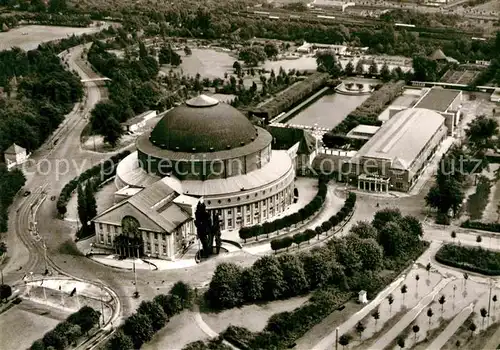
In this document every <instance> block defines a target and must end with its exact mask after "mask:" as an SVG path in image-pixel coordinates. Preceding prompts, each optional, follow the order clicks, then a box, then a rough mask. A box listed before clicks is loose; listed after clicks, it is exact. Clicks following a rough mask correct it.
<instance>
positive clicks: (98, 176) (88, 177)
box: [56, 151, 130, 223]
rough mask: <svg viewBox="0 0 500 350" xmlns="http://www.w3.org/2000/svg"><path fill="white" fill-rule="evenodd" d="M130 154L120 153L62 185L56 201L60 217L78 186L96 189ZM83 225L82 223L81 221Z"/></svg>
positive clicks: (126, 152) (111, 175) (112, 174)
mask: <svg viewBox="0 0 500 350" xmlns="http://www.w3.org/2000/svg"><path fill="white" fill-rule="evenodd" d="M129 154H130V151H123V152H120V153H118V154H116V155H114V156H112V157H111V158H109V159H108V160H106V161H104V162H102V163H99V164H96V165H94V166H93V167H92V168H90V169H87V170H85V171H84V172H83V173H82V174H81V175H79V176H77V177H76V178H74V179H73V180H71V181H70V182H68V183H67V184H66V185H64V187H63V189H62V190H61V193H60V194H59V198H58V200H57V204H56V208H57V212H58V213H59V215H60V216H62V217H64V215H65V214H66V211H67V208H66V206H67V205H68V202H69V200H70V199H71V196H72V194H73V192H74V191H75V190H76V189H78V187H79V186H81V185H80V184H82V185H83V184H88V185H89V187H90V188H92V189H97V187H98V186H99V185H100V184H102V183H103V182H104V181H106V180H108V179H110V178H112V177H113V176H115V174H116V167H117V166H118V163H119V162H120V161H121V160H122V159H124V158H125V157H126V156H128V155H129ZM82 223H83V221H82Z"/></svg>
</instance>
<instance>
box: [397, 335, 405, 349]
mask: <svg viewBox="0 0 500 350" xmlns="http://www.w3.org/2000/svg"><path fill="white" fill-rule="evenodd" d="M398 346H399V347H400V348H401V349H403V348H404V347H405V339H404V338H402V337H399V338H398Z"/></svg>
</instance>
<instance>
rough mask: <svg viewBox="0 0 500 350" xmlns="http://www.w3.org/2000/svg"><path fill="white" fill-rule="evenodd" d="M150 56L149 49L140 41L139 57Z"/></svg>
mask: <svg viewBox="0 0 500 350" xmlns="http://www.w3.org/2000/svg"><path fill="white" fill-rule="evenodd" d="M147 55H148V49H146V45H145V44H144V43H143V42H142V41H139V57H140V58H144V57H146V56H147Z"/></svg>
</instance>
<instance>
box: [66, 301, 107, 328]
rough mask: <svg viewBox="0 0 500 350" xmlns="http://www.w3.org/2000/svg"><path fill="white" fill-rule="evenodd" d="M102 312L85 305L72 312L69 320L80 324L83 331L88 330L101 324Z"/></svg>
mask: <svg viewBox="0 0 500 350" xmlns="http://www.w3.org/2000/svg"><path fill="white" fill-rule="evenodd" d="M100 317H101V313H100V312H99V311H97V310H95V309H94V308H91V307H90V306H83V307H82V308H80V310H78V312H76V313H73V314H71V315H70V316H69V317H68V319H67V321H68V322H70V323H73V324H76V325H78V326H80V329H81V331H82V332H83V333H85V334H88V332H89V331H90V330H91V329H92V328H93V327H94V326H96V325H98V324H99V318H100Z"/></svg>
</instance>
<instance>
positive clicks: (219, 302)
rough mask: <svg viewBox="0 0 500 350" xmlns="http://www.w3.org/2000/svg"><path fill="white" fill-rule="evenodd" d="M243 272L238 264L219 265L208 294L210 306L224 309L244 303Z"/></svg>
mask: <svg viewBox="0 0 500 350" xmlns="http://www.w3.org/2000/svg"><path fill="white" fill-rule="evenodd" d="M241 273H242V270H241V268H240V267H239V266H238V265H236V264H232V263H222V264H220V265H218V266H217V268H216V269H215V272H214V275H213V277H212V280H211V281H210V285H209V289H208V291H207V294H206V297H207V300H208V301H209V303H210V306H212V307H213V308H216V309H223V308H231V307H234V306H237V305H241V304H242V303H243V291H242V290H241V288H240V281H241Z"/></svg>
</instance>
